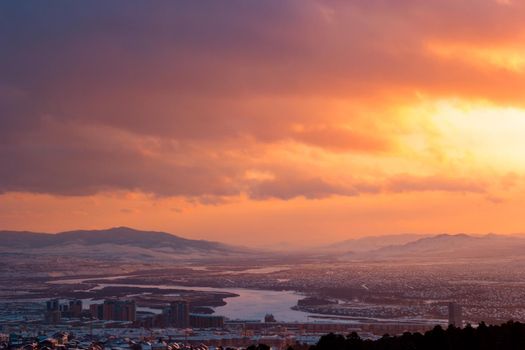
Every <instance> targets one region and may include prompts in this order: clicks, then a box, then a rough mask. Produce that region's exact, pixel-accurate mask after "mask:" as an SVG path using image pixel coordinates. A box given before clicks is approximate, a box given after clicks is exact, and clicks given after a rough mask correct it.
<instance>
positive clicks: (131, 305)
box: [89, 300, 137, 322]
mask: <svg viewBox="0 0 525 350" xmlns="http://www.w3.org/2000/svg"><path fill="white" fill-rule="evenodd" d="M89 311H90V312H91V315H92V316H93V317H95V318H98V319H102V320H108V321H109V320H112V321H131V322H133V321H135V320H136V319H137V316H136V315H137V307H136V305H135V302H134V301H129V300H125V301H121V300H105V301H104V303H103V304H98V305H97V304H93V305H90V306H89Z"/></svg>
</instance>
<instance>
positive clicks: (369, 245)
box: [320, 233, 430, 253]
mask: <svg viewBox="0 0 525 350" xmlns="http://www.w3.org/2000/svg"><path fill="white" fill-rule="evenodd" d="M425 237H430V235H424V234H417V233H403V234H394V235H384V236H366V237H361V238H353V239H348V240H345V241H341V242H337V243H332V244H330V245H327V246H324V247H321V248H320V249H321V250H323V251H331V252H340V253H341V252H347V253H349V252H353V253H359V252H368V251H371V250H376V249H380V248H383V247H387V246H392V245H400V244H405V243H409V242H413V241H417V240H418V239H421V238H425Z"/></svg>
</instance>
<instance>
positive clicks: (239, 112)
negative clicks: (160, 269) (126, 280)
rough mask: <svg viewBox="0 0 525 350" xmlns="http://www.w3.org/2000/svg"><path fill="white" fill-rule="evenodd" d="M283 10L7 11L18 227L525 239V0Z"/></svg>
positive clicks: (240, 239) (1, 121)
mask: <svg viewBox="0 0 525 350" xmlns="http://www.w3.org/2000/svg"><path fill="white" fill-rule="evenodd" d="M264 3H265V5H264V6H263V5H261V3H250V6H248V5H247V4H246V3H245V2H243V1H239V2H237V1H233V2H229V3H222V4H218V3H214V2H210V3H208V5H209V6H208V9H206V11H204V10H203V8H202V7H199V5H198V3H196V2H187V3H182V2H143V3H136V2H131V3H128V4H126V5H125V6H124V4H123V3H122V2H111V3H105V2H97V1H95V2H84V3H75V2H71V3H60V4H55V5H51V6H45V5H39V4H38V3H36V6H31V7H29V6H27V7H25V6H17V5H16V3H11V4H9V3H4V4H2V5H0V46H1V47H2V54H1V55H0V161H1V164H2V166H1V167H0V222H1V223H2V228H3V229H13V230H32V231H39V232H42V231H44V232H57V231H63V230H70V229H77V228H86V229H87V228H89V229H94V228H101V227H113V226H132V227H136V228H143V229H156V230H163V231H167V232H172V233H176V234H180V235H182V236H185V237H190V238H202V239H211V240H217V241H224V242H230V243H233V242H235V243H238V244H255V245H264V246H272V245H276V244H280V242H292V241H295V242H297V241H300V242H301V244H302V245H304V246H311V245H315V244H320V243H322V244H324V243H330V242H335V241H338V240H344V239H348V238H353V237H360V236H364V235H388V234H395V233H409V232H410V233H412V232H417V233H442V232H447V233H460V232H467V233H488V232H497V233H523V232H525V230H524V227H523V220H522V217H523V213H522V211H523V210H522V209H521V208H523V207H524V205H525V181H524V180H525V177H524V176H525V162H524V160H525V99H524V97H525V45H524V44H523V43H525V30H524V28H525V27H524V26H523V23H525V2H521V1H495V0H481V1H456V0H450V1H449V0H431V1H419V2H418V1H380V0H377V1H375V0H373V1H314V0H312V1H309V0H308V1H269V2H264ZM101 9H103V10H101Z"/></svg>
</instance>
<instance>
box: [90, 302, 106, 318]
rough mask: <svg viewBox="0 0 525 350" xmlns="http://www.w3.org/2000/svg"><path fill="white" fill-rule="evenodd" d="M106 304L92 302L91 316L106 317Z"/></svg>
mask: <svg viewBox="0 0 525 350" xmlns="http://www.w3.org/2000/svg"><path fill="white" fill-rule="evenodd" d="M103 306H104V305H103V304H91V305H89V312H90V313H91V317H93V318H98V319H99V320H102V319H103V318H104V307H103Z"/></svg>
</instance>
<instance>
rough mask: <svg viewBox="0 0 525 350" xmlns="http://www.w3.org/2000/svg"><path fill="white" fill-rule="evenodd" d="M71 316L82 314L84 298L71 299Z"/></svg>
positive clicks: (75, 316) (76, 316)
mask: <svg viewBox="0 0 525 350" xmlns="http://www.w3.org/2000/svg"><path fill="white" fill-rule="evenodd" d="M69 316H70V317H74V318H80V317H81V316H82V300H80V299H73V300H70V301H69Z"/></svg>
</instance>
